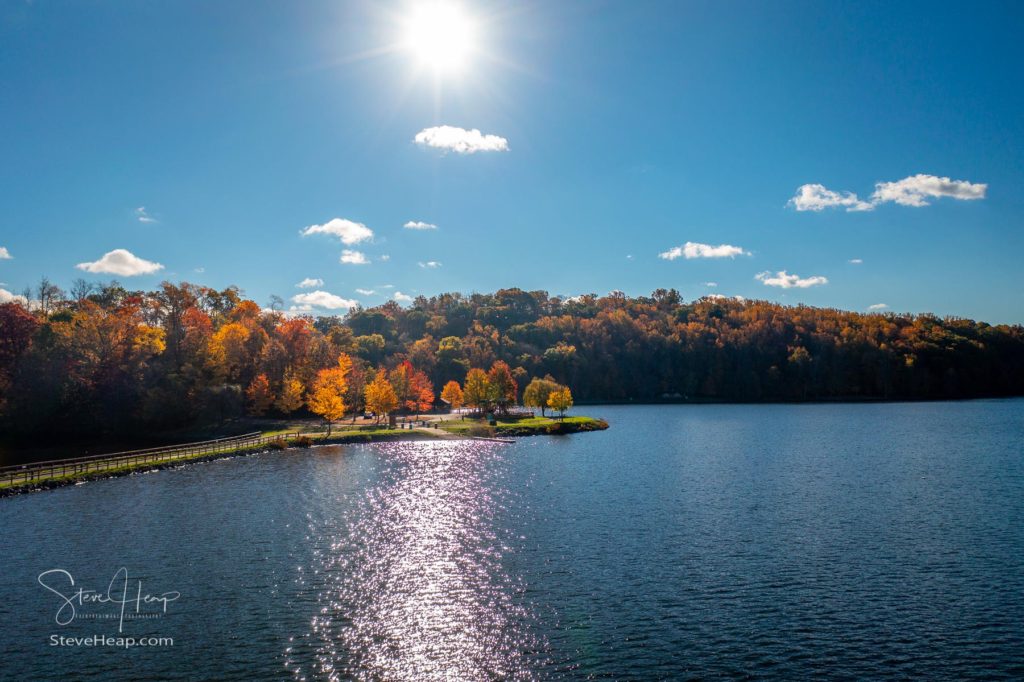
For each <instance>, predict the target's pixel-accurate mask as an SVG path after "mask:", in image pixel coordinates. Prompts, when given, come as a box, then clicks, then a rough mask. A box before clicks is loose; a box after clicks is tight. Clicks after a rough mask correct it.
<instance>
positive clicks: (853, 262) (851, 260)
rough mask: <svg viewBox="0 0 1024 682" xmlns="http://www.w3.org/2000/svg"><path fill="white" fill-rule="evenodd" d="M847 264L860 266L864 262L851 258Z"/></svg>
mask: <svg viewBox="0 0 1024 682" xmlns="http://www.w3.org/2000/svg"><path fill="white" fill-rule="evenodd" d="M847 262H848V263H850V264H852V265H860V264H861V263H863V262H864V261H863V260H861V259H860V258H851V259H850V260H849V261H847Z"/></svg>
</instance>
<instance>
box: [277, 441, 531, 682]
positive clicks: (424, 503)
mask: <svg viewBox="0 0 1024 682" xmlns="http://www.w3.org/2000/svg"><path fill="white" fill-rule="evenodd" d="M495 447H500V446H495V445H494V444H485V443H480V442H465V441H461V442H455V441H452V442H441V443H395V444H392V445H388V446H383V447H381V448H379V450H378V455H379V460H378V461H379V463H380V467H381V471H380V472H379V477H378V479H377V482H376V485H374V486H371V487H370V488H369V489H368V490H365V491H364V493H363V497H362V499H361V500H360V501H359V502H358V503H357V504H356V513H354V514H352V515H351V517H350V518H349V519H345V520H344V521H343V522H342V523H340V524H337V525H335V523H334V522H336V521H337V520H336V519H322V518H316V517H313V518H311V521H310V532H311V535H312V536H313V537H314V539H315V540H316V541H317V545H318V547H319V549H318V550H317V551H316V553H315V560H314V567H313V570H314V573H313V574H312V575H310V576H307V577H306V578H304V580H307V581H308V582H309V583H310V585H309V587H310V588H312V589H315V590H316V592H317V606H318V613H317V614H316V615H315V616H314V617H313V618H312V621H311V623H310V631H309V632H308V633H307V634H306V636H305V637H304V638H302V639H303V640H304V641H303V642H301V643H300V645H301V648H302V649H303V650H306V651H309V653H311V654H313V655H312V656H311V657H310V656H307V655H304V654H301V655H300V654H298V653H295V652H293V653H292V654H291V655H290V658H291V660H289V662H288V668H289V670H290V671H291V672H292V673H293V675H294V677H295V678H296V679H329V680H340V679H434V678H445V679H460V680H475V679H481V680H484V679H495V678H513V679H515V678H526V677H529V676H530V675H529V674H528V670H527V668H528V665H529V663H528V662H527V661H525V660H524V656H526V655H527V654H528V652H532V651H536V650H537V649H538V647H537V646H536V644H535V643H534V642H532V641H530V636H531V635H529V634H528V632H529V630H528V628H527V622H528V621H529V614H528V613H526V612H525V610H524V609H523V608H522V607H521V606H520V605H519V604H518V599H517V595H518V594H520V591H521V586H519V585H517V584H516V582H515V580H514V579H513V578H512V577H511V576H509V575H508V574H507V572H506V571H505V570H504V569H503V567H502V557H503V555H504V554H505V553H508V552H510V551H511V547H510V546H509V543H510V540H509V538H507V537H503V536H502V534H501V533H499V532H497V531H496V530H495V525H496V524H494V523H493V522H492V519H493V517H494V514H495V513H496V512H498V511H499V510H501V509H503V508H505V507H506V506H507V502H508V499H507V498H508V496H509V495H510V492H509V491H508V490H507V489H506V488H503V487H502V486H500V485H496V484H495V477H496V472H495V466H494V465H495V462H496V461H500V457H501V454H500V452H498V451H496V450H495V449H494V448H495ZM324 471H325V475H328V476H329V475H331V474H330V471H331V469H329V468H325V470H324ZM498 475H500V474H498ZM324 487H325V489H326V490H330V489H331V486H330V485H329V482H328V484H326V485H325V486H324ZM330 507H331V505H325V507H324V509H325V510H326V509H330ZM335 508H336V507H335ZM310 660H312V666H311V667H310V663H309V661H310ZM299 661H301V662H302V664H300V663H299Z"/></svg>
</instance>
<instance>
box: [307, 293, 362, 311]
mask: <svg viewBox="0 0 1024 682" xmlns="http://www.w3.org/2000/svg"><path fill="white" fill-rule="evenodd" d="M292 303H294V304H295V305H294V306H292V308H291V310H292V311H293V312H310V311H312V310H313V309H314V308H323V309H326V310H347V309H349V308H352V307H353V306H356V305H358V304H359V301H354V300H352V299H349V298H342V297H341V296H335V295H334V294H332V293H329V292H327V291H320V290H317V291H311V292H309V293H308V294H295V295H294V296H292Z"/></svg>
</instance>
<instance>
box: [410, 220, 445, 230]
mask: <svg viewBox="0 0 1024 682" xmlns="http://www.w3.org/2000/svg"><path fill="white" fill-rule="evenodd" d="M402 227H404V228H405V229H407V230H436V229H437V225H435V224H434V223H425V222H423V221H422V220H410V221H409V222H407V223H406V224H405V225H402Z"/></svg>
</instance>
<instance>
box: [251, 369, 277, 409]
mask: <svg viewBox="0 0 1024 682" xmlns="http://www.w3.org/2000/svg"><path fill="white" fill-rule="evenodd" d="M245 397H246V398H247V399H248V401H249V414H252V415H254V416H256V417H262V416H263V415H264V414H265V413H266V411H267V409H268V408H269V407H270V406H271V405H272V404H273V403H274V394H273V392H271V390H270V382H269V381H268V380H267V375H266V374H257V375H256V376H255V377H253V380H252V381H251V382H250V383H249V387H248V388H247V389H245Z"/></svg>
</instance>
